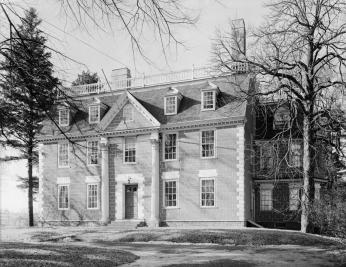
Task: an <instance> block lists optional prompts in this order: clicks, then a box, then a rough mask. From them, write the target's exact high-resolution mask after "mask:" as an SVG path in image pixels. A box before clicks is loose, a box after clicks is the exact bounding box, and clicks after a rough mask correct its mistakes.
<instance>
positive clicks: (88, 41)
mask: <svg viewBox="0 0 346 267" xmlns="http://www.w3.org/2000/svg"><path fill="white" fill-rule="evenodd" d="M14 2H17V3H19V4H20V6H21V7H24V8H28V7H34V8H36V9H37V11H38V15H39V17H40V18H41V19H42V21H43V22H42V27H41V28H42V30H44V31H45V32H47V33H48V34H49V35H48V38H49V45H50V46H51V47H52V48H54V49H56V50H58V51H59V52H60V53H62V54H64V55H65V56H66V57H69V58H71V59H73V60H74V61H77V62H80V64H79V63H75V62H73V61H72V60H69V59H67V58H66V57H62V56H57V55H56V54H55V55H54V56H53V63H54V65H55V69H56V72H57V75H58V76H59V77H60V78H62V79H64V80H66V81H72V80H73V79H74V78H76V76H77V73H80V72H81V71H82V70H86V69H87V68H88V69H90V70H91V71H92V72H97V73H98V74H99V75H100V76H101V75H102V69H103V70H104V72H105V74H106V76H107V77H108V78H110V73H111V70H112V69H115V68H121V67H128V68H129V69H130V70H131V72H132V75H133V76H136V75H139V74H141V73H146V74H153V73H160V72H168V71H173V70H181V69H189V68H191V67H192V65H195V66H207V65H208V64H210V59H211V54H210V51H211V44H212V39H213V37H214V36H215V30H216V29H217V28H226V27H227V25H228V21H229V20H230V19H238V18H244V20H245V23H246V27H247V28H250V27H256V26H258V25H259V24H260V23H261V21H262V19H263V17H264V15H265V14H266V12H267V10H266V9H265V8H264V7H263V3H264V1H262V0H223V1H222V0H187V1H186V5H187V6H188V7H189V8H190V9H191V10H192V12H194V14H199V21H198V22H197V24H196V25H194V26H190V27H187V26H183V27H181V28H179V29H176V32H175V34H176V37H177V38H178V39H179V40H180V41H183V42H184V47H178V49H177V48H176V47H175V46H174V47H171V48H170V49H169V50H167V52H168V53H167V60H165V58H164V56H163V54H162V52H161V47H160V45H159V42H158V41H157V40H153V39H152V38H151V35H150V33H149V32H147V33H145V34H144V37H145V38H144V39H143V40H142V41H143V45H144V48H145V50H144V52H145V56H147V57H148V58H149V59H150V60H151V61H152V63H148V62H146V61H145V60H143V58H142V57H140V56H139V55H138V54H137V55H136V56H135V57H133V53H132V50H131V46H130V43H129V38H128V37H127V36H126V35H125V34H124V33H123V32H122V31H121V29H119V27H117V26H115V27H114V30H113V32H110V31H103V30H101V29H99V28H96V27H91V26H90V27H87V28H88V30H85V29H84V30H83V29H82V30H81V29H80V28H79V27H78V26H77V25H76V23H74V22H71V20H70V18H67V17H66V16H65V13H64V12H63V10H62V9H61V7H60V5H59V1H58V0H33V1H28V0H26V1H23V0H18V1H14ZM1 27H4V25H1ZM2 153H3V152H2ZM23 174H25V163H24V162H17V163H10V164H1V165H0V182H1V184H0V186H1V188H0V189H1V190H0V194H1V195H0V207H1V208H2V209H10V210H12V211H18V210H25V209H26V206H27V203H26V202H27V200H26V194H25V193H24V192H23V191H21V190H18V189H16V176H17V175H23Z"/></svg>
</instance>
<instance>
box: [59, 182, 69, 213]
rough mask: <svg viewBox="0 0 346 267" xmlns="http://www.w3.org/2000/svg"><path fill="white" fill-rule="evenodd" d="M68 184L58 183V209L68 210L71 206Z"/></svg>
mask: <svg viewBox="0 0 346 267" xmlns="http://www.w3.org/2000/svg"><path fill="white" fill-rule="evenodd" d="M68 187H69V186H68V185H58V209H61V210H66V209H68V208H69V192H68Z"/></svg>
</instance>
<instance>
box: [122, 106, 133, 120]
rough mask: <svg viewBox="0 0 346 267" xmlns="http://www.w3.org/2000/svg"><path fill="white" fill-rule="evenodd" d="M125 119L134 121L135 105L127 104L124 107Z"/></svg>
mask: <svg viewBox="0 0 346 267" xmlns="http://www.w3.org/2000/svg"><path fill="white" fill-rule="evenodd" d="M123 119H124V121H125V122H127V121H133V107H132V106H131V105H130V104H127V105H126V106H124V108H123Z"/></svg>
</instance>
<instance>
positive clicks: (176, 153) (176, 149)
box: [162, 132, 179, 161]
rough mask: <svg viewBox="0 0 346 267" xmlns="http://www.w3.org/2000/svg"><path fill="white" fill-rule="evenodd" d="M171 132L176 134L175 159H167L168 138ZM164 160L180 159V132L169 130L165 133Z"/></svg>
mask: <svg viewBox="0 0 346 267" xmlns="http://www.w3.org/2000/svg"><path fill="white" fill-rule="evenodd" d="M170 134H175V135H176V139H175V159H166V140H167V135H170ZM162 154H163V161H175V160H178V158H179V134H178V132H168V133H164V134H163V152H162Z"/></svg>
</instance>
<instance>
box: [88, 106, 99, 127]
mask: <svg viewBox="0 0 346 267" xmlns="http://www.w3.org/2000/svg"><path fill="white" fill-rule="evenodd" d="M99 121H100V105H92V106H90V107H89V123H98V122H99Z"/></svg>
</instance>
